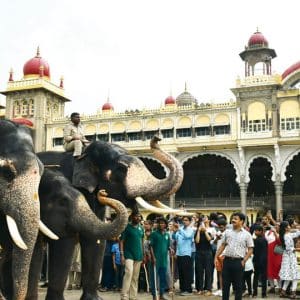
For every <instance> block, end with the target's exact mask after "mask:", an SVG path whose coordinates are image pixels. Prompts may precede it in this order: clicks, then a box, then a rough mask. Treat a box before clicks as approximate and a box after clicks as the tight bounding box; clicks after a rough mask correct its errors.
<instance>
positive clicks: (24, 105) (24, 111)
mask: <svg viewBox="0 0 300 300" xmlns="http://www.w3.org/2000/svg"><path fill="white" fill-rule="evenodd" d="M27 114H28V102H27V101H26V100H25V101H23V102H22V116H27Z"/></svg>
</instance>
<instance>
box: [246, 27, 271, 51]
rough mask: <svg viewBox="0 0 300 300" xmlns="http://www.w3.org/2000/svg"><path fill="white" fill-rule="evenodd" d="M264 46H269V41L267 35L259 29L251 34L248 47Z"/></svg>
mask: <svg viewBox="0 0 300 300" xmlns="http://www.w3.org/2000/svg"><path fill="white" fill-rule="evenodd" d="M263 46H265V47H268V46H269V42H268V41H267V39H266V38H265V36H264V35H263V34H262V33H261V32H259V31H258V30H257V31H256V32H254V33H253V34H252V35H251V37H250V39H249V41H248V47H249V48H255V47H263Z"/></svg>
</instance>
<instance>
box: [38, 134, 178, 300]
mask: <svg viewBox="0 0 300 300" xmlns="http://www.w3.org/2000/svg"><path fill="white" fill-rule="evenodd" d="M158 140H159V139H158V138H157V137H154V139H153V140H152V141H151V143H150V145H151V149H152V151H153V154H154V157H155V158H157V159H158V160H159V161H160V162H161V163H162V164H164V166H165V167H166V168H167V169H168V170H169V172H168V174H167V176H166V178H163V179H157V178H155V177H154V176H153V175H152V174H151V172H150V171H149V170H148V169H147V167H146V166H145V165H144V163H143V162H142V160H140V159H139V158H138V157H136V156H133V155H130V154H129V153H128V152H127V151H126V150H125V149H124V148H122V147H120V146H118V145H115V144H109V143H104V142H100V141H96V142H93V143H91V144H90V145H89V146H88V147H87V148H86V149H85V151H84V153H83V155H82V156H81V157H80V158H79V159H76V160H73V157H72V154H70V153H66V152H61V153H58V152H44V153H39V154H38V156H39V158H40V159H41V161H42V162H43V163H44V164H45V166H48V167H50V166H52V167H58V168H59V170H60V171H61V172H62V173H63V174H64V175H65V176H66V177H67V178H68V179H69V180H70V182H72V185H73V186H74V187H76V188H77V189H78V190H79V191H80V192H81V193H82V194H83V195H84V196H85V198H86V200H87V202H88V204H89V206H90V208H91V209H92V210H93V212H94V213H95V214H96V215H97V216H98V218H100V219H102V218H103V216H104V207H103V206H101V205H100V204H99V202H98V199H97V194H98V192H99V190H101V189H104V190H106V191H107V193H108V195H109V196H110V197H111V198H114V199H117V200H118V201H120V202H122V203H123V204H125V206H127V207H128V208H130V209H131V210H132V211H136V210H138V208H137V202H138V203H139V204H140V205H142V206H144V207H146V208H147V209H150V210H152V211H154V212H157V213H176V212H178V211H177V210H172V209H170V208H169V207H165V206H164V205H162V204H161V203H160V202H159V201H158V200H157V199H161V198H162V197H166V196H168V195H171V194H173V193H175V192H176V190H177V189H178V188H179V187H180V185H181V182H182V179H183V170H182V166H181V164H180V163H179V162H178V161H177V160H176V159H175V158H174V157H173V156H172V155H169V154H168V153H166V152H164V151H162V150H161V149H160V148H159V146H158V144H157V142H158ZM144 199H145V200H144ZM152 201H153V203H154V204H155V206H153V205H151V204H150V202H152ZM153 203H152V204H153ZM53 230H54V228H53ZM58 234H59V232H58ZM96 241H97V239H96V238H95V237H94V238H93V237H85V236H83V235H80V244H81V254H82V288H83V294H82V296H81V299H83V300H86V299H88V300H91V299H95V300H96V299H100V298H99V296H98V295H97V286H98V279H99V272H100V268H99V266H100V264H101V259H102V257H101V251H100V248H99V245H97V243H96ZM49 284H50V282H49ZM51 285H52V284H51ZM52 288H53V289H55V288H56V286H55V284H53V285H52ZM47 299H54V298H50V297H47ZM55 299H63V298H61V295H59V297H57V298H55Z"/></svg>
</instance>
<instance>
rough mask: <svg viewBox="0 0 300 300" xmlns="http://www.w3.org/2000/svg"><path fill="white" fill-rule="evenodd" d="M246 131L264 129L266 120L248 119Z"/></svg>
mask: <svg viewBox="0 0 300 300" xmlns="http://www.w3.org/2000/svg"><path fill="white" fill-rule="evenodd" d="M248 131H250V132H259V131H266V120H265V119H262V120H249V121H248Z"/></svg>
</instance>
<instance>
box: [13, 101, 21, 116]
mask: <svg viewBox="0 0 300 300" xmlns="http://www.w3.org/2000/svg"><path fill="white" fill-rule="evenodd" d="M20 114H21V104H20V102H19V101H15V103H14V116H19V115H20Z"/></svg>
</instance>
